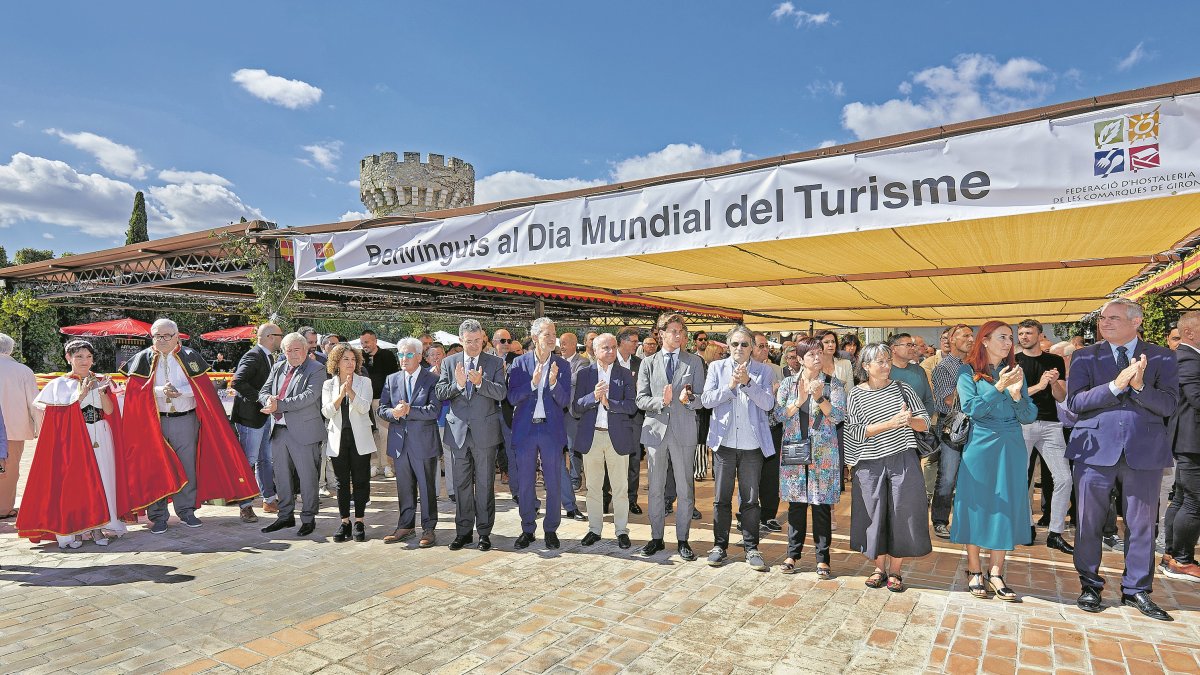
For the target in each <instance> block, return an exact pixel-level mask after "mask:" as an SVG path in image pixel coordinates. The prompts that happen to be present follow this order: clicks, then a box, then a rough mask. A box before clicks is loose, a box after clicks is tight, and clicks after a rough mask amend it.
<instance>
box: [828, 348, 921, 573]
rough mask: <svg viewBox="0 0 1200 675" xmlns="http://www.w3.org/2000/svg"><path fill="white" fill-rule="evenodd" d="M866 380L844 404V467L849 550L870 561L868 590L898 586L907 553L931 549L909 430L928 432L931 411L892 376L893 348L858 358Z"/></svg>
mask: <svg viewBox="0 0 1200 675" xmlns="http://www.w3.org/2000/svg"><path fill="white" fill-rule="evenodd" d="M858 370H859V373H858V375H859V377H860V378H862V379H863V380H864V382H863V383H862V384H860V385H858V386H856V387H854V389H853V390H851V392H850V398H849V400H848V401H847V403H846V434H845V435H846V464H847V465H849V466H851V467H853V469H852V470H853V472H854V487H853V494H852V502H851V509H850V548H852V549H854V550H856V551H858V552H860V553H862V554H864V555H866V556H867V557H868V558H870V559H872V560H874V561H875V572H874V573H872V574H871V576H869V577H867V581H866V584H867V586H869V587H870V588H880V587H882V586H883V585H884V583H885V578H886V584H887V587H888V590H890V591H893V592H895V593H899V592H901V591H903V590H904V578H903V577H902V576H901V575H900V567H901V565H902V564H903V563H904V559H905V558H915V557H920V556H923V555H926V554H928V553H930V552H931V551H932V550H933V545H932V544H931V543H930V540H929V526H928V518H929V512H928V502H927V501H926V498H925V479H924V477H923V476H922V475H921V462H920V459H919V458H918V456H917V441H916V436H915V435H914V433H913V432H914V431H927V430H928V429H929V413H927V412H926V411H925V406H923V405H922V404H921V398H920V397H919V396H917V394H916V392H914V391H913V390H912V388H911V387H909V386H908V385H907V384H905V383H903V382H900V381H898V380H893V379H891V372H892V352H891V350H890V349H889V348H888V346H887V345H885V344H882V343H873V344H869V345H867V346H866V347H865V348H863V350H862V356H861V358H860V359H859V362H858Z"/></svg>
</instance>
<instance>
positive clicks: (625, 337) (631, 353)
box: [604, 326, 675, 516]
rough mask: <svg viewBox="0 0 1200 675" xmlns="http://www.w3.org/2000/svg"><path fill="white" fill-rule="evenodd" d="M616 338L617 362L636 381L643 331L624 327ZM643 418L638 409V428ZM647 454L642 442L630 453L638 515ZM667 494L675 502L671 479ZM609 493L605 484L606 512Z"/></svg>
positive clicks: (633, 508) (632, 507)
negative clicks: (639, 495) (643, 460)
mask: <svg viewBox="0 0 1200 675" xmlns="http://www.w3.org/2000/svg"><path fill="white" fill-rule="evenodd" d="M616 340H617V364H618V365H620V366H621V367H623V368H625V369H627V370H628V371H629V372H631V373H633V377H634V382H637V374H638V368H640V367H641V365H642V359H641V357H639V356H638V355H637V351H638V345H639V344H641V341H642V340H641V331H640V330H638V329H637V328H634V327H632V326H628V327H625V328H622V329H621V330H620V331H618V332H617V337H616ZM643 419H644V415H642V411H641V410H638V412H637V417H636V418H635V420H634V422H635V423H636V424H637V427H638V429H641V428H642V421H643ZM645 454H646V452H645V448H643V447H642V445H641V443H638V445H637V448H635V449H634V451H633V452H632V453H631V454H630V455H629V471H628V472H627V475H626V479H625V486H626V490H625V492H626V493H627V495H628V497H629V512H630V513H632V514H634V515H638V516H640V515H642V507H640V506H638V503H637V498H638V488H640V487H641V483H642V457H644V456H645ZM668 461H670V460H668ZM666 494H667V501H668V502H671V503H674V502H675V490H674V489H673V486H672V485H670V481H668V485H667V491H666ZM609 495H610V492H609V489H608V485H607V484H605V488H604V504H605V509H604V510H605V511H606V512H607V511H608V508H607V507H608V502H609Z"/></svg>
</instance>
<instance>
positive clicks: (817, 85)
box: [807, 80, 846, 98]
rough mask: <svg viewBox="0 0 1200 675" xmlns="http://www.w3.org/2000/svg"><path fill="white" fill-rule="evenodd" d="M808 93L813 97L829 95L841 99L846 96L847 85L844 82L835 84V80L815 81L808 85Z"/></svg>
mask: <svg viewBox="0 0 1200 675" xmlns="http://www.w3.org/2000/svg"><path fill="white" fill-rule="evenodd" d="M807 89H808V93H810V94H812V95H813V96H821V95H823V94H829V95H830V96H832V97H834V98H841V97H843V96H845V95H846V85H845V83H843V82H834V81H833V80H823V81H822V80H813V81H812V82H809V83H808V87H807Z"/></svg>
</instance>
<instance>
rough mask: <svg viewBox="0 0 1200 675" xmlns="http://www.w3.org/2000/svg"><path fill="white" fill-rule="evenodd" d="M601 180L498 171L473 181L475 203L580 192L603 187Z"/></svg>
mask: <svg viewBox="0 0 1200 675" xmlns="http://www.w3.org/2000/svg"><path fill="white" fill-rule="evenodd" d="M604 183H605V181H603V180H584V179H582V178H540V177H538V176H535V175H533V174H531V173H525V172H523V171H500V172H498V173H494V174H492V175H490V176H486V177H484V178H481V179H479V180H477V181H475V203H476V204H487V203H489V202H498V201H502V200H505V199H519V198H521V197H536V196H538V195H548V194H551V193H554V192H567V191H568V190H580V189H583V188H588V187H595V186H597V185H604Z"/></svg>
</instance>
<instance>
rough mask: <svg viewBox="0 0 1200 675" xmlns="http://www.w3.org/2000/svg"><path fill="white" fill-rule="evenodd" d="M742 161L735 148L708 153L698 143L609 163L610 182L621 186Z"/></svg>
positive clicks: (669, 147) (680, 145) (673, 144)
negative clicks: (610, 167)
mask: <svg viewBox="0 0 1200 675" xmlns="http://www.w3.org/2000/svg"><path fill="white" fill-rule="evenodd" d="M745 159H746V157H745V155H744V154H743V153H742V151H741V150H738V149H737V148H733V149H730V150H726V151H725V152H709V151H708V150H705V149H704V146H702V145H700V144H699V143H692V144H690V145H688V144H685V143H672V144H670V145H668V146H667V147H665V148H663V149H662V150H658V151H655V152H651V153H649V154H646V155H638V156H635V157H630V158H628V159H623V160H621V161H619V162H614V163H612V178H613V180H614V181H615V182H623V181H627V180H637V179H639V178H651V177H654V176H666V175H668V174H673V173H682V172H684V171H694V170H696V169H707V168H708V167H711V166H721V165H723V164H736V163H737V162H741V161H744V160H745Z"/></svg>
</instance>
